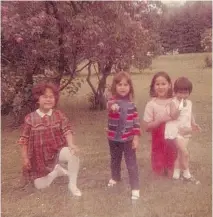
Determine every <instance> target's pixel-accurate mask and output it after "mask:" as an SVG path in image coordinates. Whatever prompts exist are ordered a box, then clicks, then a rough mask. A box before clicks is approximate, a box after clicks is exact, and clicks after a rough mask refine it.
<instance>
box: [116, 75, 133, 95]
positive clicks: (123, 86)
mask: <svg viewBox="0 0 213 217" xmlns="http://www.w3.org/2000/svg"><path fill="white" fill-rule="evenodd" d="M129 91H130V85H129V84H128V82H127V79H125V78H123V79H122V80H121V81H120V82H119V83H117V84H116V93H117V94H118V95H120V96H127V95H128V94H129Z"/></svg>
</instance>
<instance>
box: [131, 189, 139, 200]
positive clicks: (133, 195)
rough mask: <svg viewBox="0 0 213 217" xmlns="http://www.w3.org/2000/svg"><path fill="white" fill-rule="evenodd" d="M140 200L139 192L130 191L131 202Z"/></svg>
mask: <svg viewBox="0 0 213 217" xmlns="http://www.w3.org/2000/svg"><path fill="white" fill-rule="evenodd" d="M139 198H140V191H139V190H132V200H138V199H139Z"/></svg>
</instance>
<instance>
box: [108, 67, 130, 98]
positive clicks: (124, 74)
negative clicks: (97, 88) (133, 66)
mask: <svg viewBox="0 0 213 217" xmlns="http://www.w3.org/2000/svg"><path fill="white" fill-rule="evenodd" d="M122 79H126V80H127V83H128V84H129V86H130V90H129V94H128V97H129V99H133V98H134V89H133V84H132V79H131V77H130V74H129V73H128V72H124V71H121V72H118V73H116V74H115V75H114V77H113V81H112V87H111V92H112V95H113V96H116V95H117V93H116V85H117V84H118V83H120V82H121V80H122Z"/></svg>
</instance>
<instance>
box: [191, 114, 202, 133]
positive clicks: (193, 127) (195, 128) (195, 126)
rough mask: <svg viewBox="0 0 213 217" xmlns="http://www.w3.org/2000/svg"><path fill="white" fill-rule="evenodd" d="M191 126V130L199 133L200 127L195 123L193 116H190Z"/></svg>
mask: <svg viewBox="0 0 213 217" xmlns="http://www.w3.org/2000/svg"><path fill="white" fill-rule="evenodd" d="M191 125H192V130H194V131H198V132H200V131H201V128H200V126H199V125H198V124H197V123H196V121H195V117H194V115H193V114H192V120H191Z"/></svg>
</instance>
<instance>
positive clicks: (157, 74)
mask: <svg viewBox="0 0 213 217" xmlns="http://www.w3.org/2000/svg"><path fill="white" fill-rule="evenodd" d="M158 77H163V78H165V79H166V80H167V81H168V83H169V84H170V85H171V88H169V90H168V94H167V97H168V98H171V97H172V81H171V78H170V77H169V75H168V74H167V73H166V72H163V71H161V72H157V73H156V74H155V75H154V76H153V78H152V81H151V85H150V90H149V95H150V96H151V97H157V95H156V93H155V90H154V86H155V81H156V79H157V78H158Z"/></svg>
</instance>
